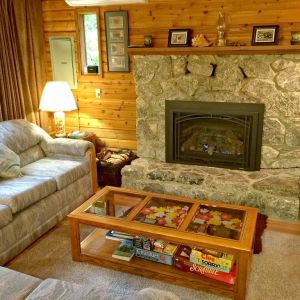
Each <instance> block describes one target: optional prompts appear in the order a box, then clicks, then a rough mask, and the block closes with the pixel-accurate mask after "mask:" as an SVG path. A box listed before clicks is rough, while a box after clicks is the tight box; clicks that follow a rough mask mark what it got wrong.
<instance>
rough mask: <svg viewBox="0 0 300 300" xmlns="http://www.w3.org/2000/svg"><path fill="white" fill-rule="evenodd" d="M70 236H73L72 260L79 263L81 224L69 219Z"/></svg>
mask: <svg viewBox="0 0 300 300" xmlns="http://www.w3.org/2000/svg"><path fill="white" fill-rule="evenodd" d="M69 224H70V234H71V246H72V258H73V260H77V261H79V258H80V252H81V247H80V231H79V224H78V222H77V221H73V220H71V219H69Z"/></svg>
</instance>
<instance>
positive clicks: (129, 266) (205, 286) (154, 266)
mask: <svg viewBox="0 0 300 300" xmlns="http://www.w3.org/2000/svg"><path fill="white" fill-rule="evenodd" d="M106 231H107V230H104V229H99V228H97V229H95V230H94V231H93V232H92V233H90V234H89V235H88V236H87V237H86V238H85V239H84V240H83V241H82V242H81V253H80V255H79V259H78V260H79V261H85V262H91V263H95V264H98V265H101V266H103V267H108V268H112V269H114V270H117V271H124V272H129V273H132V274H137V275H141V276H144V277H148V278H151V279H158V280H163V281H167V282H170V283H173V284H177V285H182V286H184V287H189V288H194V289H202V290H204V291H206V292H208V293H214V294H218V295H222V296H223V297H234V294H235V292H234V290H235V289H236V286H231V285H227V284H224V283H222V282H218V281H216V280H213V279H209V278H206V277H202V276H198V275H193V274H189V273H187V272H184V271H181V270H178V269H177V268H175V267H173V266H169V265H164V264H160V263H156V262H152V261H148V260H144V259H140V258H137V257H133V258H132V259H131V260H130V261H129V262H128V261H123V260H119V259H115V258H112V253H113V252H114V250H115V249H116V247H117V246H118V244H119V242H118V241H113V240H108V239H106V238H105V233H106Z"/></svg>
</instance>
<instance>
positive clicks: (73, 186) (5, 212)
mask: <svg viewBox="0 0 300 300" xmlns="http://www.w3.org/2000/svg"><path fill="white" fill-rule="evenodd" d="M6 155H7V157H6ZM1 156H2V158H1ZM1 168H2V170H1ZM16 170H17V173H16V174H17V176H14V175H13V174H14V172H15V171H16ZM18 170H19V171H18ZM18 172H19V173H18ZM1 175H2V176H4V177H1ZM95 179H96V163H95V150H94V145H93V144H92V143H90V142H87V141H81V140H71V139H65V138H59V139H53V138H51V137H50V136H49V135H48V134H47V133H46V132H45V131H44V130H42V129H41V128H40V127H38V126H36V125H34V124H31V123H29V122H27V121H25V120H10V121H4V122H0V265H3V264H5V263H6V262H7V261H9V260H10V259H12V258H13V257H14V256H15V255H17V254H19V253H20V252H21V251H22V250H24V249H25V248H26V247H27V246H28V245H30V244H31V243H32V242H34V241H35V240H36V239H37V238H39V237H40V236H41V235H43V234H44V233H45V232H46V231H48V230H49V229H50V228H51V227H53V226H54V225H56V224H57V223H58V222H59V221H60V220H61V219H62V218H63V217H65V216H66V215H67V214H68V213H69V212H70V211H72V210H73V209H74V208H76V207H77V206H78V205H79V204H81V203H82V202H83V201H85V200H86V199H87V198H89V197H90V196H91V195H92V194H93V192H94V191H95V189H96V181H95Z"/></svg>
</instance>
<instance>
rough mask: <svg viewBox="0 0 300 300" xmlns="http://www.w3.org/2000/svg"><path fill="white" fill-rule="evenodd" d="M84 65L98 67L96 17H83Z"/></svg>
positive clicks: (90, 15)
mask: <svg viewBox="0 0 300 300" xmlns="http://www.w3.org/2000/svg"><path fill="white" fill-rule="evenodd" d="M83 27H84V39H85V55H86V64H87V65H88V66H99V50H98V29H97V15H96V14H89V15H83Z"/></svg>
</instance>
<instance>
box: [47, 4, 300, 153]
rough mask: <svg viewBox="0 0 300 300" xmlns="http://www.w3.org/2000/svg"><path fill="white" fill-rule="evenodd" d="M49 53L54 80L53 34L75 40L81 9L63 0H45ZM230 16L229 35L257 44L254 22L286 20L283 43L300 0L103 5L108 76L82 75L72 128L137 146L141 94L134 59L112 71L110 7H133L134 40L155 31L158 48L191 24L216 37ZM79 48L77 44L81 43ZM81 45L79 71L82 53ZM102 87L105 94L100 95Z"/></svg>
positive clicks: (296, 27) (296, 19)
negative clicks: (221, 18) (222, 19)
mask: <svg viewBox="0 0 300 300" xmlns="http://www.w3.org/2000/svg"><path fill="white" fill-rule="evenodd" d="M42 1H43V19H44V33H45V45H46V57H47V79H48V80H51V79H52V73H51V61H50V51H49V36H55V35H58V36H66V35H67V36H73V37H74V39H75V44H77V41H78V37H77V31H76V18H77V15H76V8H73V7H70V6H68V5H67V4H65V2H64V1H63V0H42ZM221 8H222V9H223V10H224V12H225V15H226V19H227V24H228V28H227V33H226V35H227V39H228V40H229V41H239V42H244V43H247V44H248V45H250V44H251V37H252V27H253V25H270V24H271V25H273V24H279V25H280V33H279V34H280V44H289V43H290V35H291V31H300V1H299V0H263V1H260V0H227V1H222V0H198V1H197V0H182V1H174V0H149V2H148V4H142V5H141V4H139V5H124V6H109V7H101V8H100V7H99V8H97V9H99V15H100V26H101V30H100V35H101V53H102V55H101V56H102V69H103V76H102V77H99V76H98V77H97V76H90V75H86V76H79V74H78V89H76V90H74V94H75V95H76V96H77V99H78V106H79V111H78V112H77V111H75V112H71V113H68V114H67V119H66V125H67V130H68V131H70V130H74V129H78V128H80V130H87V131H92V132H95V133H96V135H97V136H98V138H99V140H98V141H99V142H101V144H103V145H107V146H110V147H128V148H131V149H134V150H135V149H136V133H135V130H136V124H135V123H136V94H135V84H134V79H133V72H132V70H133V65H132V63H133V58H131V59H130V70H131V72H130V73H115V72H107V58H106V38H105V26H104V11H118V10H127V11H128V15H129V44H143V37H144V35H148V34H151V35H152V36H153V47H166V46H167V43H168V41H167V40H168V31H169V29H171V28H191V29H192V30H193V35H196V34H200V33H203V34H205V35H206V36H207V38H208V39H209V40H211V41H214V40H215V38H216V23H217V18H218V11H219V10H220V9H221ZM76 49H78V48H77V45H76ZM77 51H78V50H76V61H77V70H79V62H78V59H79V55H78V53H77ZM96 88H100V89H101V91H102V93H101V99H96V98H95V89H96Z"/></svg>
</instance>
